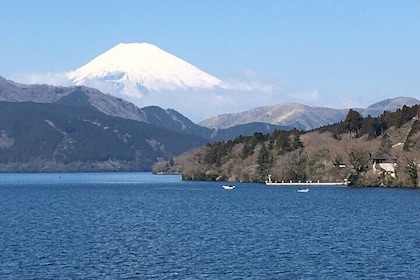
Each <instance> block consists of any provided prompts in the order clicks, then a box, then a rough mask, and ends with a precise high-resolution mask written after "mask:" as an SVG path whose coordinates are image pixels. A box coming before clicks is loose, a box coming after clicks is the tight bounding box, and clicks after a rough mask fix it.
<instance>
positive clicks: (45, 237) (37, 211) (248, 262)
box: [0, 173, 420, 280]
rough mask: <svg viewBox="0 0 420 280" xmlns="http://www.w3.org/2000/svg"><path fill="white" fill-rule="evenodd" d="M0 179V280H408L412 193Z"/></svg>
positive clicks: (416, 228)
mask: <svg viewBox="0 0 420 280" xmlns="http://www.w3.org/2000/svg"><path fill="white" fill-rule="evenodd" d="M222 184H223V183H220V182H183V181H181V180H180V177H179V176H166V175H165V176H159V175H158V176H156V175H151V174H149V173H83V174H82V173H74V174H0V279H357V280H359V279H404V280H405V279H419V275H420V190H407V189H380V188H348V187H312V188H311V190H310V192H308V193H298V192H297V191H296V190H297V187H267V186H265V185H263V184H250V183H237V184H236V189H235V190H224V189H222Z"/></svg>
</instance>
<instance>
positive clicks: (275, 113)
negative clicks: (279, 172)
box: [199, 97, 420, 130]
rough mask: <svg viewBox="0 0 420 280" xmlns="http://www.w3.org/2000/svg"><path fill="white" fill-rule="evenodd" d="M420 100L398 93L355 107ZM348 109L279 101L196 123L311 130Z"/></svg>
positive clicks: (380, 108)
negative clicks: (269, 125)
mask: <svg viewBox="0 0 420 280" xmlns="http://www.w3.org/2000/svg"><path fill="white" fill-rule="evenodd" d="M419 103H420V100H418V99H415V98H410V97H397V98H392V99H387V100H383V101H381V102H378V103H375V104H373V105H371V106H369V107H368V108H356V109H355V110H356V111H358V112H360V113H361V114H362V115H364V116H367V115H371V116H373V117H375V116H378V115H380V114H381V113H383V112H384V111H385V110H387V111H395V110H397V109H398V108H401V107H403V106H404V105H406V106H413V105H415V104H419ZM349 109H350V108H348V109H333V108H323V107H310V106H305V105H302V104H295V103H290V104H278V105H273V106H266V107H259V108H254V109H251V110H247V111H244V112H241V113H234V114H224V115H219V116H215V117H213V118H210V119H207V120H204V121H202V122H200V123H199V124H200V125H202V126H205V127H208V128H229V127H234V126H237V125H241V124H246V123H250V122H262V123H267V124H272V125H283V126H288V127H295V128H298V129H301V130H310V129H314V128H317V127H321V126H324V125H327V124H333V123H336V122H340V121H343V120H344V118H345V117H346V115H347V113H348V111H349Z"/></svg>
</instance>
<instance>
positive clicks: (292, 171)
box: [154, 105, 420, 187]
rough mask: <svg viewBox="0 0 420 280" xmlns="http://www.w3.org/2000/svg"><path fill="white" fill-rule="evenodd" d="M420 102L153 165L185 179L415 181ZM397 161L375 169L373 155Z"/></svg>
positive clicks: (240, 140) (243, 139)
mask: <svg viewBox="0 0 420 280" xmlns="http://www.w3.org/2000/svg"><path fill="white" fill-rule="evenodd" d="M419 112H420V107H419V105H415V106H412V107H407V106H404V107H403V108H401V109H399V110H397V111H395V112H388V111H385V112H384V113H383V114H381V115H380V116H378V117H371V116H367V117H362V115H360V113H358V112H357V111H354V110H349V112H348V114H347V116H346V119H345V120H344V121H342V122H339V123H336V124H333V125H328V126H324V127H321V128H319V129H316V130H312V131H309V132H303V131H298V130H296V129H294V130H290V131H275V132H273V133H271V134H262V133H255V134H254V135H252V136H247V137H238V138H236V139H235V140H232V141H227V142H216V143H213V144H208V145H207V146H205V147H202V148H199V149H196V150H194V151H190V152H187V153H185V154H183V155H181V156H179V157H175V158H173V159H171V160H169V161H167V162H159V163H158V164H156V165H155V166H154V170H155V171H162V172H166V171H170V172H174V171H176V172H181V173H182V174H183V178H184V179H186V180H228V181H248V182H264V181H265V180H266V179H267V176H268V175H269V174H271V175H272V177H273V178H274V179H276V180H284V181H289V180H292V181H308V180H311V181H318V180H319V181H322V182H336V181H340V182H342V181H343V180H345V179H347V180H349V182H350V183H351V184H353V185H364V186H405V187H418V166H419V163H420V141H419V140H420V134H419V129H420V123H419V120H418V119H419ZM377 156H382V157H384V156H385V157H387V158H390V159H392V160H394V161H395V163H396V164H395V173H394V174H389V173H386V172H382V173H375V172H373V171H372V159H373V158H374V157H377Z"/></svg>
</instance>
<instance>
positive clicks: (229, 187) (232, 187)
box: [223, 185, 235, 190]
mask: <svg viewBox="0 0 420 280" xmlns="http://www.w3.org/2000/svg"><path fill="white" fill-rule="evenodd" d="M223 188H224V189H225V190H233V189H234V188H235V186H234V185H223Z"/></svg>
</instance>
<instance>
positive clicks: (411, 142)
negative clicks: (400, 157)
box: [403, 120, 420, 151]
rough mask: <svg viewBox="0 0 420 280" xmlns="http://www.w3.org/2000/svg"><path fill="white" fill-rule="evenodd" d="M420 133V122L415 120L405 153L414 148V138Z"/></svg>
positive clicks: (405, 143) (406, 142) (406, 143)
mask: <svg viewBox="0 0 420 280" xmlns="http://www.w3.org/2000/svg"><path fill="white" fill-rule="evenodd" d="M419 131H420V122H419V120H415V121H414V122H413V124H412V125H411V129H410V132H409V133H408V135H407V139H406V140H405V142H404V146H403V149H404V151H409V150H410V149H411V148H412V146H413V145H414V144H415V143H414V140H413V139H412V138H413V136H414V135H416V134H417V133H418V132H419Z"/></svg>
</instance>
